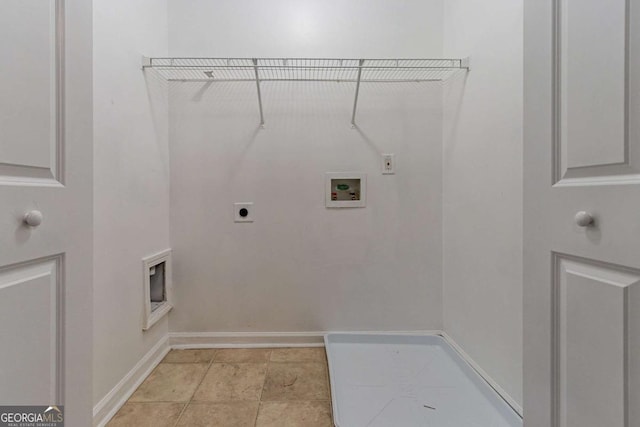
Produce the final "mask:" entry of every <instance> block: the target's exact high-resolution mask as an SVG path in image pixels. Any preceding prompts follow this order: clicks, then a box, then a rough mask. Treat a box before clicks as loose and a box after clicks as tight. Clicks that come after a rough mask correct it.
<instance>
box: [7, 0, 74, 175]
mask: <svg viewBox="0 0 640 427" xmlns="http://www.w3.org/2000/svg"><path fill="white" fill-rule="evenodd" d="M25 24H28V25H25ZM61 27H62V21H61V20H58V19H56V2H55V0H23V1H21V2H18V1H15V0H8V1H6V2H3V4H2V13H1V14H0V40H4V41H8V40H10V41H11V42H10V43H7V42H3V43H2V45H0V69H2V78H1V79H0V99H3V100H6V101H5V102H2V103H0V129H1V135H2V144H0V182H3V181H4V182H7V181H8V182H14V181H15V182H24V183H46V184H50V183H52V182H51V181H53V182H55V181H56V179H57V177H58V174H59V167H60V165H59V164H58V163H59V160H60V159H59V153H60V152H61V150H62V147H61V146H60V145H61V142H62V141H60V138H59V130H60V123H59V120H60V118H61V116H60V109H61V106H59V104H60V102H61V100H62V97H61V96H60V95H61V94H60V93H59V86H60V85H59V78H60V72H59V67H60V65H61V63H60V61H59V58H60V53H61V52H62V37H59V36H58V33H60V32H61V30H62V28H61ZM9 100H10V102H9Z"/></svg>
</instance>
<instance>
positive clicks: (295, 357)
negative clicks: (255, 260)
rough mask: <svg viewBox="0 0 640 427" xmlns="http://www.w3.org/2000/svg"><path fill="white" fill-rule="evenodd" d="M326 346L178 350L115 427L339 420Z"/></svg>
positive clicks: (288, 425) (262, 425)
mask: <svg viewBox="0 0 640 427" xmlns="http://www.w3.org/2000/svg"><path fill="white" fill-rule="evenodd" d="M332 425H333V424H332V421H331V396H330V391H329V376H328V370H327V359H326V355H325V352H324V348H278V349H219V350H216V349H202V350H172V351H171V352H169V354H167V356H166V357H165V358H164V360H163V361H162V362H161V363H160V364H159V365H158V366H157V367H156V369H154V370H153V372H152V373H151V375H149V377H148V378H147V379H146V380H145V381H144V382H143V383H142V385H141V386H140V387H138V389H137V390H136V391H135V393H133V395H132V396H131V398H130V399H129V400H128V401H127V403H126V404H125V405H124V406H123V407H122V408H121V409H120V411H119V412H118V413H117V414H116V415H115V417H114V418H113V419H112V420H111V421H110V422H109V424H107V427H147V426H148V427H187V426H188V427H205V426H206V427H214V426H215V427H218V426H220V427H245V426H247V427H254V426H255V427H332Z"/></svg>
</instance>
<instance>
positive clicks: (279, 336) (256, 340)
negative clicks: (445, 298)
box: [169, 331, 440, 349]
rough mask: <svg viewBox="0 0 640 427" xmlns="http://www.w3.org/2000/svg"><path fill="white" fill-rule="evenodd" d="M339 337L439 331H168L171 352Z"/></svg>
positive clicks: (317, 342) (314, 343) (303, 343)
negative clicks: (332, 334) (344, 335)
mask: <svg viewBox="0 0 640 427" xmlns="http://www.w3.org/2000/svg"><path fill="white" fill-rule="evenodd" d="M330 333H341V334H394V335H433V334H440V331H309V332H170V333H169V345H170V346H171V348H172V349H189V348H267V347H274V348H276V347H324V336H325V335H326V334H330Z"/></svg>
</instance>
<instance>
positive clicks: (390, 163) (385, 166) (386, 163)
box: [382, 154, 396, 175]
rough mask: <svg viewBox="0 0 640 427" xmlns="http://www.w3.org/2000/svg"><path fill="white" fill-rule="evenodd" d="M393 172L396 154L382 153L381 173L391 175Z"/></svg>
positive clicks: (394, 170)
mask: <svg viewBox="0 0 640 427" xmlns="http://www.w3.org/2000/svg"><path fill="white" fill-rule="evenodd" d="M395 173H396V155H395V154H383V155H382V174H383V175H393V174H395Z"/></svg>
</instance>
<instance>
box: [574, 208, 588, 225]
mask: <svg viewBox="0 0 640 427" xmlns="http://www.w3.org/2000/svg"><path fill="white" fill-rule="evenodd" d="M574 218H575V220H576V224H578V226H580V227H589V226H590V225H593V217H592V216H591V214H590V213H589V212H585V211H580V212H578V213H577V214H576V216H575V217H574Z"/></svg>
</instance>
